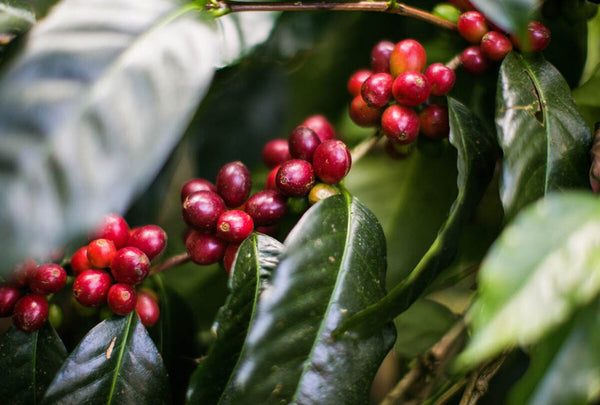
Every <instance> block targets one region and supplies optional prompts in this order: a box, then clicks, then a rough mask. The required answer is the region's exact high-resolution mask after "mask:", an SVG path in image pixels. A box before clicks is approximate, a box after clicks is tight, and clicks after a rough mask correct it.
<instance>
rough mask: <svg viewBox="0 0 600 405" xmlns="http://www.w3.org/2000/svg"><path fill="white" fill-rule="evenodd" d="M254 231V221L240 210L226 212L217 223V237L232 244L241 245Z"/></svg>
mask: <svg viewBox="0 0 600 405" xmlns="http://www.w3.org/2000/svg"><path fill="white" fill-rule="evenodd" d="M253 230H254V221H253V220H252V217H251V216H250V215H248V213H246V212H244V211H240V210H230V211H225V212H224V213H223V214H221V217H220V218H219V222H218V223H217V236H218V237H219V238H221V239H223V240H226V241H227V242H230V243H239V242H242V241H243V240H244V239H246V238H247V237H248V236H250V234H251V233H252V231H253Z"/></svg>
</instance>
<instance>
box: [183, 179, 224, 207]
mask: <svg viewBox="0 0 600 405" xmlns="http://www.w3.org/2000/svg"><path fill="white" fill-rule="evenodd" d="M196 191H212V192H214V193H216V192H217V188H216V187H215V185H214V184H212V183H211V182H210V181H208V180H205V179H191V180H188V181H187V182H186V183H185V184H184V185H183V187H181V202H184V201H185V199H186V198H187V196H188V195H190V194H192V193H195V192H196Z"/></svg>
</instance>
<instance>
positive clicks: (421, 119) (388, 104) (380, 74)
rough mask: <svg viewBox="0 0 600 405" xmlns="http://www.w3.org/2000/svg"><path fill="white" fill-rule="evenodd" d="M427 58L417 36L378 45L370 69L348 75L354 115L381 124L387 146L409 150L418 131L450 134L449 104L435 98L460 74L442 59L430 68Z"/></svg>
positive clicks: (361, 120)
mask: <svg viewBox="0 0 600 405" xmlns="http://www.w3.org/2000/svg"><path fill="white" fill-rule="evenodd" d="M426 62H427V54H426V52H425V49H424V48H423V46H422V45H421V44H420V43H419V42H417V41H415V40H413V39H405V40H403V41H400V42H398V43H396V44H394V43H392V42H390V41H381V42H379V43H378V44H376V45H375V46H374V47H373V49H372V51H371V68H370V69H362V70H359V71H357V72H355V73H354V74H353V75H352V76H351V77H350V79H349V80H348V92H349V93H350V95H351V96H353V97H354V98H353V100H352V102H351V103H350V118H351V119H352V120H353V121H354V122H355V123H356V124H357V125H359V126H362V127H381V130H382V132H383V133H384V134H385V136H386V137H387V138H388V145H392V146H393V145H401V146H403V147H404V148H402V149H398V150H399V151H402V150H405V151H407V152H408V151H410V149H411V148H412V145H414V141H415V140H416V139H417V136H418V135H419V133H422V134H423V135H425V136H426V137H429V138H432V139H443V138H446V137H448V134H449V132H450V127H449V123H448V109H447V107H445V106H444V105H442V104H441V103H439V102H436V100H435V97H436V96H443V95H445V94H447V93H448V92H449V91H450V90H451V89H452V87H453V86H454V82H455V80H456V75H455V73H454V70H452V69H450V68H449V67H447V66H446V65H444V64H442V63H433V64H431V65H429V66H428V67H427V69H425V67H426ZM424 103H427V104H426V105H424ZM417 109H418V110H417ZM417 111H419V112H418V113H417Z"/></svg>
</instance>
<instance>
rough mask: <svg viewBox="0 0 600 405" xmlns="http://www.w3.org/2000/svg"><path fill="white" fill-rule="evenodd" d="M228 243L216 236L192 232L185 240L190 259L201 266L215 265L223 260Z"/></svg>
mask: <svg viewBox="0 0 600 405" xmlns="http://www.w3.org/2000/svg"><path fill="white" fill-rule="evenodd" d="M226 247H227V242H226V241H224V240H223V239H220V238H217V237H216V236H215V235H210V234H204V233H200V232H197V231H192V232H190V234H189V235H188V237H187V238H186V240H185V249H186V250H187V252H188V254H189V255H190V259H191V260H192V261H193V262H194V263H196V264H200V265H207V264H213V263H216V262H218V261H219V260H221V259H222V258H223V255H224V254H225V248H226Z"/></svg>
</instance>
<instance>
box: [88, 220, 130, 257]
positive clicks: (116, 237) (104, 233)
mask: <svg viewBox="0 0 600 405" xmlns="http://www.w3.org/2000/svg"><path fill="white" fill-rule="evenodd" d="M92 239H108V240H112V241H113V242H114V244H115V247H116V248H117V249H121V248H122V247H124V246H126V245H127V241H128V240H129V225H127V222H125V219H123V217H122V216H120V215H118V214H108V215H106V216H105V217H104V218H103V219H102V221H101V222H100V225H99V226H98V227H97V228H96V230H95V231H94V233H93V236H92V237H91V238H90V240H92Z"/></svg>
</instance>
